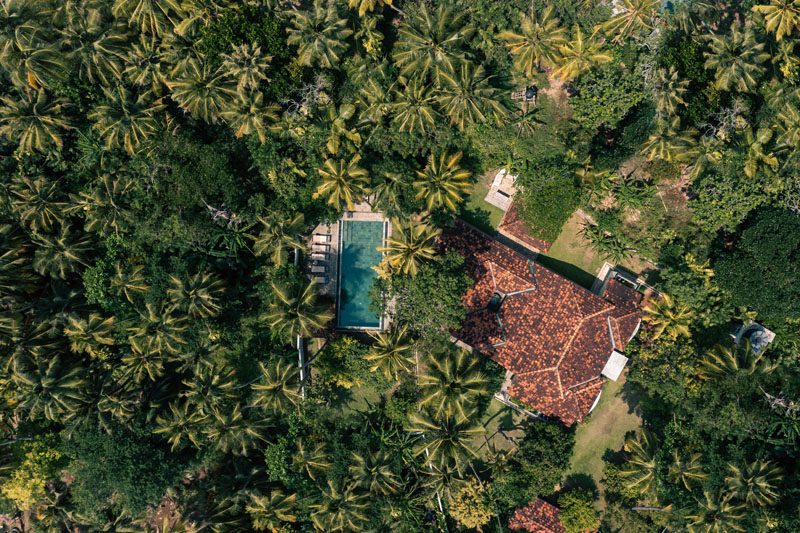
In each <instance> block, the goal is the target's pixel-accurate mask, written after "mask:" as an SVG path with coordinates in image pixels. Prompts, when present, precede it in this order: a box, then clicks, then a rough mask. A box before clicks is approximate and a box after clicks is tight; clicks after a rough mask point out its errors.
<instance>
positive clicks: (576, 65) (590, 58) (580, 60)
mask: <svg viewBox="0 0 800 533" xmlns="http://www.w3.org/2000/svg"><path fill="white" fill-rule="evenodd" d="M602 46H603V45H602V44H601V43H600V42H599V41H598V40H597V38H596V34H594V33H593V34H592V35H590V36H589V37H588V38H586V39H584V36H583V31H582V30H581V28H580V26H578V25H575V26H574V27H573V29H572V39H571V40H570V41H569V42H567V43H565V44H562V45H561V46H559V48H558V49H559V51H560V53H561V60H560V61H559V66H558V68H557V69H555V70H554V71H553V75H554V76H556V77H558V78H561V79H563V80H566V81H570V80H573V79H575V78H577V77H578V76H580V75H581V74H583V73H584V72H586V71H587V70H589V69H590V68H592V67H594V66H597V65H600V64H602V63H608V62H609V61H611V60H612V59H613V56H612V55H611V54H610V53H608V52H603V51H602V50H601V48H602Z"/></svg>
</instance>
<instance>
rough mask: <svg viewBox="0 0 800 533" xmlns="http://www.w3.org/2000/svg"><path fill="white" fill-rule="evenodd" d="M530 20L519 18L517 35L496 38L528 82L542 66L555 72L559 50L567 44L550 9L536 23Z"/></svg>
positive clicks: (508, 33)
mask: <svg viewBox="0 0 800 533" xmlns="http://www.w3.org/2000/svg"><path fill="white" fill-rule="evenodd" d="M534 16H535V15H533V14H531V15H523V16H522V23H521V25H520V33H516V32H513V31H511V30H505V31H502V32H500V34H499V36H498V37H500V39H501V40H503V41H504V42H505V45H506V48H508V51H509V52H510V53H511V55H513V56H514V67H516V69H517V70H518V71H519V72H522V73H524V74H525V76H526V77H527V78H529V79H533V75H534V72H536V71H537V70H538V69H539V68H540V67H541V66H542V65H544V66H546V67H549V68H555V66H556V65H558V63H559V60H560V57H561V56H560V54H561V52H560V49H561V46H563V45H565V44H566V43H567V30H566V28H564V27H563V26H561V24H560V23H559V20H558V18H556V16H555V14H554V11H553V7H552V6H548V7H547V8H546V9H545V10H544V11H543V12H542V15H541V17H539V18H538V19H536V18H534Z"/></svg>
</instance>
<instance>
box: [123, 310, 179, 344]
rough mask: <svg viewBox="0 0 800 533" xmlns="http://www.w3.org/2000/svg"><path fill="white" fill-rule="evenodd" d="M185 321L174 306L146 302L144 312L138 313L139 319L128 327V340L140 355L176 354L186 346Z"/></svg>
mask: <svg viewBox="0 0 800 533" xmlns="http://www.w3.org/2000/svg"><path fill="white" fill-rule="evenodd" d="M187 321H188V320H187V317H186V315H182V314H178V313H176V308H175V307H174V306H167V305H165V304H163V303H162V304H161V305H158V306H157V305H155V304H153V303H151V302H147V303H146V304H145V307H144V311H139V319H138V320H135V321H134V324H133V325H132V326H129V327H128V334H129V336H128V340H129V341H130V343H131V347H132V348H133V349H134V350H135V351H138V352H140V353H144V354H150V353H153V354H177V353H179V352H180V351H181V345H182V344H186V340H184V335H185V334H186V329H187Z"/></svg>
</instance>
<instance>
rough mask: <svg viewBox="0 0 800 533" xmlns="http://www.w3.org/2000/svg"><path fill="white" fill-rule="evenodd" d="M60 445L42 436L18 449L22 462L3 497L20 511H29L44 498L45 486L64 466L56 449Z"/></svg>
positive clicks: (2, 487) (5, 488) (61, 457)
mask: <svg viewBox="0 0 800 533" xmlns="http://www.w3.org/2000/svg"><path fill="white" fill-rule="evenodd" d="M57 442H58V441H57V439H56V438H55V437H54V436H52V435H42V436H37V437H34V439H33V440H32V441H29V442H24V443H22V444H20V445H19V446H18V448H17V450H16V453H15V455H16V456H18V458H19V460H20V462H19V464H18V465H17V466H16V468H14V470H13V472H12V473H11V476H10V477H9V478H8V479H7V480H6V481H5V482H4V483H3V484H2V485H1V486H0V492H2V494H3V496H5V497H6V498H8V499H9V500H12V501H13V502H14V504H15V505H16V506H17V508H18V509H20V510H22V511H25V510H27V509H28V508H30V507H31V506H32V505H33V504H34V503H36V502H37V501H39V500H41V499H42V498H44V497H45V484H46V483H47V481H48V480H50V479H53V478H55V477H57V476H58V473H59V471H60V470H61V468H62V467H63V466H64V463H65V460H64V456H63V454H62V453H61V452H59V451H58V450H56V449H55V445H56V444H57Z"/></svg>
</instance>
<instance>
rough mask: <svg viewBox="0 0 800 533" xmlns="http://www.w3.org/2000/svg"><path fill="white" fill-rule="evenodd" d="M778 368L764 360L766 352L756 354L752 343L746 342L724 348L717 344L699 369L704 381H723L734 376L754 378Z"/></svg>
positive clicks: (705, 357)
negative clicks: (751, 345) (753, 376)
mask: <svg viewBox="0 0 800 533" xmlns="http://www.w3.org/2000/svg"><path fill="white" fill-rule="evenodd" d="M776 367H777V364H776V363H772V362H770V361H768V360H767V359H764V352H763V351H762V352H759V353H755V352H753V350H752V349H751V347H750V341H748V340H745V341H744V342H743V343H742V345H741V346H738V345H735V344H734V345H730V346H724V345H722V344H717V345H715V346H714V348H713V349H711V350H709V351H707V352H706V353H705V355H704V356H703V359H702V360H701V361H700V368H699V369H698V372H699V375H700V378H702V379H709V380H710V379H722V378H724V377H726V376H730V375H733V374H742V375H745V376H752V375H757V374H769V373H770V372H772V371H773V370H775V368H776Z"/></svg>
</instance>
